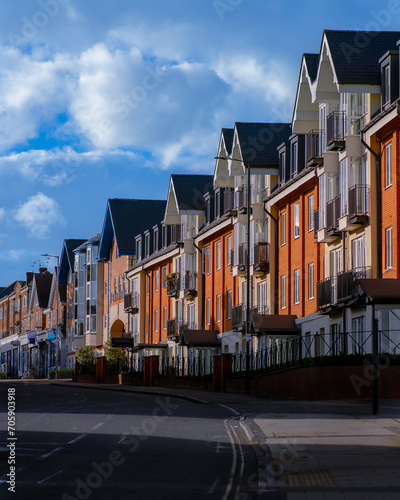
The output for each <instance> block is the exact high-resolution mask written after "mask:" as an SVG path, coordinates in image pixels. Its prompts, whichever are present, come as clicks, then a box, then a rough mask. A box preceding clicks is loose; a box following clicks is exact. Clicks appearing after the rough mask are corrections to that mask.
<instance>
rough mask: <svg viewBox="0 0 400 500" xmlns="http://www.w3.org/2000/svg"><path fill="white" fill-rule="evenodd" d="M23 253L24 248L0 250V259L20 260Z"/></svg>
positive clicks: (24, 252)
mask: <svg viewBox="0 0 400 500" xmlns="http://www.w3.org/2000/svg"><path fill="white" fill-rule="evenodd" d="M0 237H1V235H0ZM25 254H26V250H7V251H5V252H0V260H4V261H6V262H16V261H18V260H20V259H21V258H22V257H23V256H24V255H25Z"/></svg>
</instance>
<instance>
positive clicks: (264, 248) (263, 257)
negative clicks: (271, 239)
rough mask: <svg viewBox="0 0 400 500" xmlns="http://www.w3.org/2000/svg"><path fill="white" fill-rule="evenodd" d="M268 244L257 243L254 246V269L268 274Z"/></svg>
mask: <svg viewBox="0 0 400 500" xmlns="http://www.w3.org/2000/svg"><path fill="white" fill-rule="evenodd" d="M269 259H270V244H269V243H267V242H261V241H260V242H258V243H256V244H255V245H254V269H255V270H256V271H265V272H267V273H268V272H269V261H270V260H269Z"/></svg>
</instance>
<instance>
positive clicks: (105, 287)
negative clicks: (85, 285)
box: [104, 281, 108, 295]
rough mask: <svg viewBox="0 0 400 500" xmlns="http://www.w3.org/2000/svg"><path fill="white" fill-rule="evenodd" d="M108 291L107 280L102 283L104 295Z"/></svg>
mask: <svg viewBox="0 0 400 500" xmlns="http://www.w3.org/2000/svg"><path fill="white" fill-rule="evenodd" d="M107 293H108V283H107V281H106V282H105V283H104V295H107Z"/></svg>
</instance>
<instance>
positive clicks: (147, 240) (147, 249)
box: [144, 234, 150, 257]
mask: <svg viewBox="0 0 400 500" xmlns="http://www.w3.org/2000/svg"><path fill="white" fill-rule="evenodd" d="M144 238H145V239H144V253H145V255H146V257H148V256H149V255H150V234H146V235H145V237H144Z"/></svg>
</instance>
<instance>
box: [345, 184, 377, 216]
mask: <svg viewBox="0 0 400 500" xmlns="http://www.w3.org/2000/svg"><path fill="white" fill-rule="evenodd" d="M370 191H371V190H370V187H369V186H368V185H367V184H356V185H355V186H352V187H351V188H350V189H349V207H348V208H349V214H348V215H349V217H350V218H353V217H357V216H367V215H368V214H369V199H370Z"/></svg>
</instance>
